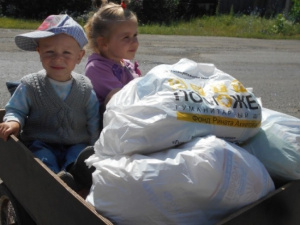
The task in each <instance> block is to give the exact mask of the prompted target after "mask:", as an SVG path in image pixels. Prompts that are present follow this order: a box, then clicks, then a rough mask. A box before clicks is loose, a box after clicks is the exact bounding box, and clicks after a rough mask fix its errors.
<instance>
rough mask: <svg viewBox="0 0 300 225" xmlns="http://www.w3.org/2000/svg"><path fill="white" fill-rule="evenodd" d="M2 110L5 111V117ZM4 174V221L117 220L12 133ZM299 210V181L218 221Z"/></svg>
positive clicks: (3, 152)
mask: <svg viewBox="0 0 300 225" xmlns="http://www.w3.org/2000/svg"><path fill="white" fill-rule="evenodd" d="M3 115H4V111H3V110H1V111H0V118H1V119H2V118H3ZM0 178H1V179H2V181H1V182H2V183H1V184H0V225H8V224H18V225H33V224H38V225H101V224H113V223H112V222H111V221H109V220H108V219H106V218H104V217H103V216H101V215H100V214H99V213H97V212H96V210H95V208H94V207H93V206H92V205H90V204H89V203H87V202H86V201H85V200H84V199H83V198H82V197H80V196H79V195H78V194H77V193H76V192H74V191H73V190H72V189H70V188H69V187H68V186H67V185H66V184H65V183H64V182H63V181H61V180H60V179H59V178H58V177H57V175H56V174H54V173H53V172H52V171H51V170H49V169H48V168H47V167H46V166H44V165H43V163H41V162H40V161H39V160H38V159H36V158H34V157H33V155H32V153H31V152H30V151H29V149H28V148H26V147H25V146H24V145H23V144H22V143H21V142H20V141H19V140H18V139H17V138H16V137H15V136H13V135H12V136H11V137H10V138H9V140H8V141H7V142H4V141H3V140H2V139H1V140H0ZM299 209H300V181H293V182H290V183H287V184H284V185H283V186H281V185H280V186H279V187H278V188H277V189H276V190H275V191H274V192H272V193H270V194H269V195H268V196H266V197H264V198H263V199H260V200H258V201H257V202H254V203H253V204H251V205H249V206H246V207H244V208H242V209H240V210H239V211H237V212H235V213H234V214H232V215H230V216H228V217H227V218H225V219H224V220H222V221H221V222H220V223H218V225H281V224H282V225H298V224H300V213H299ZM137 216H138V215H137ZM133 225H135V224H133Z"/></svg>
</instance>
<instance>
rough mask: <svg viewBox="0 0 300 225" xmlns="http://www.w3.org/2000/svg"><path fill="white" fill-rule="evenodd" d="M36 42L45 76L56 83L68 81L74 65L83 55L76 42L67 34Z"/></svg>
mask: <svg viewBox="0 0 300 225" xmlns="http://www.w3.org/2000/svg"><path fill="white" fill-rule="evenodd" d="M38 42H39V45H38V48H37V51H38V53H39V54H40V60H41V62H42V64H43V67H44V69H45V70H46V72H47V76H48V77H50V78H51V79H53V80H56V81H67V80H70V79H71V73H72V71H73V70H74V68H75V66H76V64H79V63H80V61H81V59H82V57H83V56H84V54H85V52H84V50H82V49H80V46H79V44H78V43H77V41H76V40H75V39H74V38H73V37H71V36H69V35H67V34H58V35H55V36H52V37H48V38H42V39H40V40H39V41H38Z"/></svg>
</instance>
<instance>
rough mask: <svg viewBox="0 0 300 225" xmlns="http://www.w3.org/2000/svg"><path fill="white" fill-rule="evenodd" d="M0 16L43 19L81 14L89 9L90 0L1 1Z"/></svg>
mask: <svg viewBox="0 0 300 225" xmlns="http://www.w3.org/2000/svg"><path fill="white" fill-rule="evenodd" d="M0 3H1V8H2V14H3V15H4V16H10V17H15V18H26V19H44V18H46V17H47V16H48V15H51V14H59V13H68V14H70V15H72V16H77V15H80V14H82V13H83V12H84V11H86V10H88V9H89V8H90V7H91V0H44V1H43V2H41V1H40V0H1V1H0Z"/></svg>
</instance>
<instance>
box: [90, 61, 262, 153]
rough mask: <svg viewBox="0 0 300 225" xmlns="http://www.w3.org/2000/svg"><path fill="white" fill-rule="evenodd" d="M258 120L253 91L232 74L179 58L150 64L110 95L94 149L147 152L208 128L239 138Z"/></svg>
mask: <svg viewBox="0 0 300 225" xmlns="http://www.w3.org/2000/svg"><path fill="white" fill-rule="evenodd" d="M260 122H261V107H260V105H259V103H258V101H257V99H256V97H255V96H254V95H253V93H251V92H248V91H247V90H246V89H245V88H244V86H243V85H242V84H241V83H240V82H239V81H237V80H236V79H235V78H234V77H232V76H230V75H229V74H226V73H224V72H222V71H220V70H218V69H217V68H216V67H215V66H214V65H213V64H203V63H196V62H194V61H191V60H188V59H181V60H180V61H179V62H178V63H176V64H174V65H160V66H157V67H154V68H153V69H152V70H150V71H149V72H148V73H147V74H146V75H145V76H144V77H141V78H137V79H135V80H133V81H131V82H130V83H129V84H127V85H126V86H125V87H124V88H123V89H122V90H121V91H119V92H118V93H117V94H115V95H114V96H113V98H112V99H111V100H110V102H109V103H108V105H107V108H106V112H105V114H104V129H103V131H102V133H101V135H100V138H99V140H98V141H97V142H96V144H95V149H96V152H97V154H99V155H100V154H101V155H103V156H105V155H106V156H114V155H130V154H134V153H141V154H148V153H153V152H156V151H160V150H162V149H165V148H169V147H172V146H176V145H178V144H180V143H185V142H188V141H190V140H191V139H192V138H193V137H196V136H198V137H200V136H205V135H209V134H213V135H216V136H218V137H221V138H224V139H226V140H229V141H232V142H241V141H245V140H247V139H248V138H250V137H252V136H253V135H255V134H256V133H257V132H258V130H259V127H260Z"/></svg>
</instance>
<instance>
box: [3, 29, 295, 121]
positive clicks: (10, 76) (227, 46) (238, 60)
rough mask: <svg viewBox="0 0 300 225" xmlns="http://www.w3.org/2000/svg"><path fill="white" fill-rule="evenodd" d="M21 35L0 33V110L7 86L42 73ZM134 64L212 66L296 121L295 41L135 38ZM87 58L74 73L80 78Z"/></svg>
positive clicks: (143, 68)
mask: <svg viewBox="0 0 300 225" xmlns="http://www.w3.org/2000/svg"><path fill="white" fill-rule="evenodd" d="M24 32H27V31H26V30H10V29H0V79H1V82H0V107H1V108H4V106H5V104H6V102H7V101H8V99H9V93H8V91H7V89H6V86H5V82H6V81H15V80H19V79H20V78H21V77H22V76H24V75H26V74H28V73H31V72H35V71H38V70H40V69H42V67H41V64H40V61H39V58H38V55H37V53H36V52H25V51H22V50H19V49H18V48H17V47H16V46H15V44H14V36H15V35H16V34H19V33H24ZM139 41H140V48H139V50H138V53H137V55H136V60H137V61H138V62H139V64H140V69H141V71H142V73H143V74H146V73H147V72H148V71H149V70H150V69H151V68H153V67H154V66H157V65H160V64H174V63H176V62H178V61H179V60H180V59H181V58H188V59H191V60H194V61H196V62H202V63H212V64H215V66H216V67H217V68H218V69H220V70H222V71H224V72H226V73H228V74H230V75H232V76H234V77H235V78H236V79H238V80H239V81H240V82H242V83H243V84H244V86H245V87H252V88H253V90H254V94H255V95H256V96H257V97H261V99H262V103H263V106H264V107H266V108H269V109H273V110H276V111H279V112H283V113H286V114H289V115H292V116H296V117H298V118H300V91H299V88H300V41H299V40H259V39H240V38H221V37H194V36H162V35H139ZM85 63H86V57H85V58H84V59H83V61H82V62H81V64H80V65H78V66H77V67H76V71H77V72H79V73H83V72H84V65H85Z"/></svg>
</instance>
